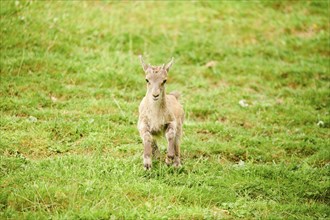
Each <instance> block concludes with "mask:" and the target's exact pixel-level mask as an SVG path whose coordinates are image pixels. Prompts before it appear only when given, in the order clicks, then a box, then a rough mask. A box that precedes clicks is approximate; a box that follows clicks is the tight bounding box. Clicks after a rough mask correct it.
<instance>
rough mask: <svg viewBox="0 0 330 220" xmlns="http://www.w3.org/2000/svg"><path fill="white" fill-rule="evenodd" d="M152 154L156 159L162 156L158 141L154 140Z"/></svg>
mask: <svg viewBox="0 0 330 220" xmlns="http://www.w3.org/2000/svg"><path fill="white" fill-rule="evenodd" d="M152 156H153V158H155V159H156V160H159V158H160V152H159V148H158V145H157V142H156V141H153V143H152Z"/></svg>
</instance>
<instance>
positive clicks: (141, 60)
mask: <svg viewBox="0 0 330 220" xmlns="http://www.w3.org/2000/svg"><path fill="white" fill-rule="evenodd" d="M139 58H140V62H141V65H142V68H143V70H144V71H147V69H148V68H149V65H147V64H146V63H145V62H144V60H143V57H142V55H139Z"/></svg>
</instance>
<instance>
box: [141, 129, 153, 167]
mask: <svg viewBox="0 0 330 220" xmlns="http://www.w3.org/2000/svg"><path fill="white" fill-rule="evenodd" d="M140 136H141V138H142V141H143V145H144V152H143V165H144V169H145V170H149V169H151V164H152V160H151V154H152V144H153V140H152V135H151V133H150V132H149V131H148V129H147V127H146V126H142V127H141V129H140Z"/></svg>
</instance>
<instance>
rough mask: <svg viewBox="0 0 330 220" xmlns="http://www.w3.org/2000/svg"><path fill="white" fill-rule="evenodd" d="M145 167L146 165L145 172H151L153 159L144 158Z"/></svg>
mask: <svg viewBox="0 0 330 220" xmlns="http://www.w3.org/2000/svg"><path fill="white" fill-rule="evenodd" d="M143 165H144V170H151V159H150V158H144V160H143Z"/></svg>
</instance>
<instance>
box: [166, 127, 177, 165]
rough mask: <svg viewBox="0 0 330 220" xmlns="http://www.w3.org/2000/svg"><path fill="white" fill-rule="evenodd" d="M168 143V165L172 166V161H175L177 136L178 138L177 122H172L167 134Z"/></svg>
mask: <svg viewBox="0 0 330 220" xmlns="http://www.w3.org/2000/svg"><path fill="white" fill-rule="evenodd" d="M165 136H166V139H167V142H168V147H167V157H166V161H165V162H166V164H167V165H170V164H172V161H173V159H174V154H175V136H176V124H175V122H171V123H170V124H169V125H168V127H167V129H166V133H165Z"/></svg>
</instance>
